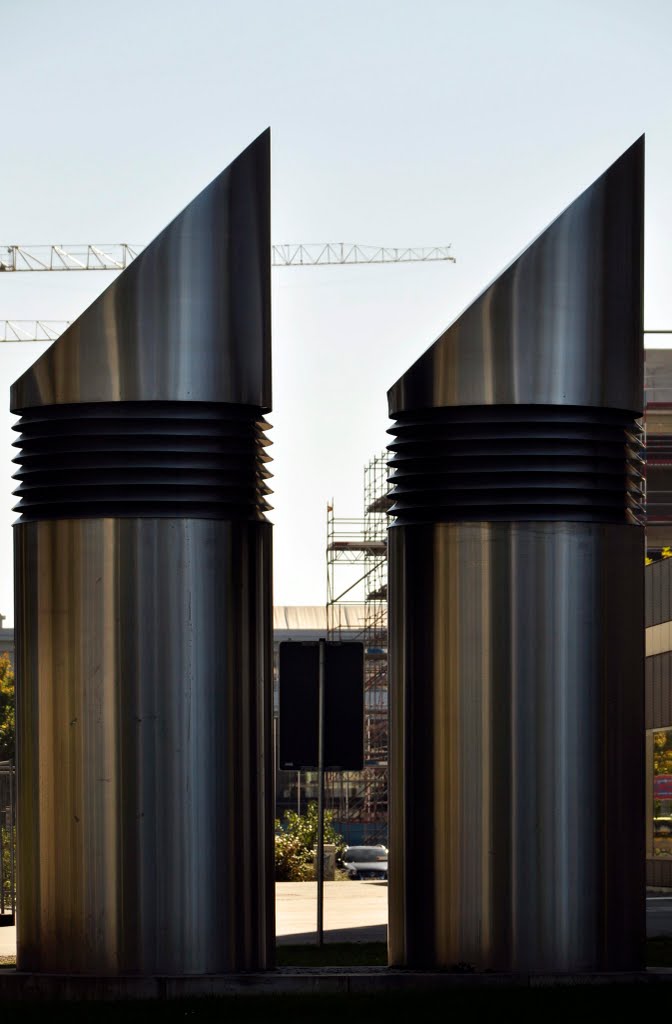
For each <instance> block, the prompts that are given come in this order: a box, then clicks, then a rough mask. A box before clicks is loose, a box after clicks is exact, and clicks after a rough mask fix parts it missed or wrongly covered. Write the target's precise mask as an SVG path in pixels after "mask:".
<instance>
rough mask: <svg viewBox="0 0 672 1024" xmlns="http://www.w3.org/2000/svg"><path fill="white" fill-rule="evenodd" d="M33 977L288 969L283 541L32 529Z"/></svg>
mask: <svg viewBox="0 0 672 1024" xmlns="http://www.w3.org/2000/svg"><path fill="white" fill-rule="evenodd" d="M15 563H16V583H17V601H16V620H17V621H16V633H17V679H18V680H19V684H18V686H17V693H18V714H17V722H18V772H19V780H20V801H19V821H18V850H19V854H18V859H19V878H18V902H19V906H20V908H21V909H20V913H19V915H18V966H19V968H20V969H21V970H28V971H68V972H73V973H102V974H118V973H119V974H121V973H140V974H156V973H159V974H163V973H165V974H173V973H179V974H205V973H210V972H228V971H238V970H249V969H264V968H266V967H269V966H272V959H273V943H274V923H273V881H272V879H273V868H272V865H273V834H272V832H273V830H272V823H273V795H272V774H271V758H270V751H271V734H270V729H271V710H272V704H271V700H272V667H271V660H270V659H271V650H272V647H271V643H272V608H271V527H270V525H269V524H264V523H230V522H223V521H212V520H197V519H173V520H170V519H162V520H156V519H122V520H119V519H116V520H115V519H88V520H58V521H52V522H39V523H27V524H22V525H18V526H16V527H15Z"/></svg>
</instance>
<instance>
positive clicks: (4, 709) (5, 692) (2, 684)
mask: <svg viewBox="0 0 672 1024" xmlns="http://www.w3.org/2000/svg"><path fill="white" fill-rule="evenodd" d="M14 706H15V705H14V669H13V668H12V663H11V661H10V660H9V655H8V654H1V655H0V761H12V760H14V752H15V744H14V733H15V722H16V719H15V711H14Z"/></svg>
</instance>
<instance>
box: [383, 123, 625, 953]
mask: <svg viewBox="0 0 672 1024" xmlns="http://www.w3.org/2000/svg"><path fill="white" fill-rule="evenodd" d="M642 184H643V143H642V141H641V140H640V142H639V143H637V144H635V146H633V147H632V148H631V149H630V150H629V151H628V152H627V153H626V154H624V156H623V157H622V158H621V159H620V160H619V161H617V163H616V164H614V165H613V167H612V168H610V169H609V171H607V172H606V174H605V175H603V177H602V178H600V179H598V181H597V182H595V184H594V185H593V186H591V188H590V189H588V190H587V191H586V192H585V193H584V194H583V195H582V196H580V197H579V199H577V200H576V202H575V203H574V204H572V206H570V207H569V208H568V210H566V211H565V213H563V214H562V215H561V216H560V217H559V218H558V219H557V220H556V221H555V222H554V223H553V224H552V225H551V227H550V228H548V230H547V231H546V232H545V233H544V234H543V235H541V236H540V238H539V239H538V240H537V241H536V242H535V243H533V244H532V246H531V247H530V248H529V249H528V250H526V251H525V252H524V253H523V254H522V256H520V257H519V258H518V260H517V261H516V262H515V263H514V264H512V266H511V267H509V268H508V270H507V271H505V273H504V274H503V275H502V276H501V277H500V278H499V279H498V280H497V281H495V282H494V284H493V285H491V286H490V287H489V288H488V289H487V290H486V292H485V293H484V294H483V295H482V296H481V297H480V298H479V299H477V300H476V302H475V303H474V305H473V306H471V307H470V308H469V309H468V310H467V311H466V313H464V314H463V315H462V316H461V318H460V319H459V320H458V321H457V322H456V323H455V324H454V325H453V326H452V327H450V328H449V329H448V330H447V331H446V333H445V334H444V335H442V337H441V338H440V339H439V340H438V341H437V342H436V343H435V345H434V346H433V347H432V348H431V349H430V350H428V352H427V353H426V354H425V355H424V356H423V357H421V359H420V360H419V361H418V362H417V363H416V364H415V365H414V366H413V367H411V369H410V370H409V371H408V372H407V374H405V375H404V377H402V378H401V380H400V381H399V382H398V383H397V384H396V385H395V387H394V388H393V389H392V390H391V392H390V395H389V398H390V412H391V415H392V416H393V418H394V419H395V421H396V422H395V425H394V427H393V428H392V430H391V433H392V434H393V435H394V440H393V442H392V443H391V445H390V449H391V453H392V456H391V465H392V468H393V475H392V483H393V490H392V496H393V498H394V502H395V504H394V506H393V508H392V514H393V515H394V516H395V517H396V518H395V523H394V525H393V526H392V527H391V529H390V543H389V561H390V580H389V600H390V605H389V628H390V657H391V665H390V687H391V707H390V713H391V723H390V728H391V738H390V746H391V759H390V775H391V779H390V801H391V807H390V847H391V850H392V856H391V860H390V918H389V950H390V962H391V964H393V965H397V966H411V967H413V966H415V967H431V966H438V967H444V968H449V967H451V966H452V965H454V964H457V963H459V962H466V963H470V964H473V965H474V966H475V967H476V968H477V969H494V970H523V971H526V970H529V971H583V970H621V969H634V968H638V967H641V966H642V955H643V940H644V808H643V796H644V771H643V736H644V732H643V729H644V725H643V703H644V694H643V685H644V684H643V565H644V538H643V529H642V527H641V525H639V519H638V512H639V502H640V497H641V490H640V472H639V466H640V458H639V451H638V449H639V441H638V431H637V425H636V422H635V421H636V418H637V417H638V416H639V415H640V413H641V407H642V352H641V348H642V333H641V331H642V325H641V314H642V289H641V282H642V263H641V261H642V208H643V201H642Z"/></svg>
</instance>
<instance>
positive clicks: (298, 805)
mask: <svg viewBox="0 0 672 1024" xmlns="http://www.w3.org/2000/svg"><path fill="white" fill-rule="evenodd" d="M296 813H297V814H298V815H300V814H301V772H300V771H298V772H297V773H296Z"/></svg>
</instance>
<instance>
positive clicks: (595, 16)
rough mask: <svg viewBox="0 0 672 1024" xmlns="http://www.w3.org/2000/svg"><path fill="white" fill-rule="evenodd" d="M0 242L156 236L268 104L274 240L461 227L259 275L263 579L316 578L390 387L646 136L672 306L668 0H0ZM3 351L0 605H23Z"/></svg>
mask: <svg viewBox="0 0 672 1024" xmlns="http://www.w3.org/2000/svg"><path fill="white" fill-rule="evenodd" d="M0 45H1V49H2V54H3V60H2V71H1V72H0V82H1V83H2V96H3V102H2V159H0V244H12V243H23V244H28V243H34V244H35V243H40V242H44V243H68V242H121V241H125V242H147V241H149V240H151V238H152V237H153V236H154V235H155V234H156V233H157V232H158V231H159V230H160V229H161V228H162V227H163V226H164V225H165V224H166V223H167V222H168V221H169V220H171V219H172V217H173V216H174V215H175V214H176V213H177V212H178V211H179V210H180V209H181V208H182V207H183V206H184V205H185V204H186V203H187V202H188V201H189V200H190V199H191V198H192V197H193V196H194V195H195V194H196V193H197V192H198V191H200V189H201V188H203V186H204V185H206V184H207V182H208V181H210V180H211V179H212V178H213V177H214V176H215V175H216V174H217V173H218V172H219V171H220V170H221V169H222V168H223V167H224V166H225V165H226V164H228V163H229V162H230V161H231V160H232V159H233V158H234V157H235V156H236V155H237V153H238V152H239V151H240V150H241V149H243V148H244V147H245V146H246V145H247V144H248V142H250V141H251V140H252V139H253V138H254V137H255V136H256V135H257V134H258V133H259V132H260V131H262V130H263V129H264V128H265V127H266V126H268V125H270V126H271V129H272V153H273V215H272V216H273V222H272V223H273V227H272V235H273V241H274V242H312V241H355V242H360V243H365V244H384V245H392V246H394V245H409V244H410V245H429V244H447V243H449V242H452V244H453V252H454V254H455V256H456V258H457V261H458V262H457V263H456V264H451V263H437V264H425V265H402V266H392V267H333V268H306V269H292V270H281V269H277V270H274V271H273V313H274V369H275V384H274V411H273V413H272V414H271V415H270V416H269V419H270V420H271V422H272V423H273V424H274V425H275V428H274V431H273V440H274V442H275V446H274V449H273V455H274V458H275V465H274V468H275V473H276V478H275V482H274V483H275V495H274V505H275V511H274V513H273V516H272V518H273V521H274V522H275V524H276V530H275V547H276V568H275V599H276V603H279V604H321V603H323V602H324V600H325V595H326V579H325V550H324V549H325V522H326V511H325V510H326V504H327V502H328V500H329V499H330V498H332V497H333V498H334V501H335V508H336V513H337V515H339V516H351V515H352V516H356V515H360V514H361V512H362V504H363V495H362V489H363V467H364V465H365V463H366V462H367V461H368V460H369V458H370V457H371V456H372V455H373V454H375V453H376V452H378V451H379V450H380V449H381V448H382V447H383V446H384V444H385V439H386V437H385V430H386V428H387V426H388V420H387V407H386V398H385V394H386V391H387V388H388V387H389V386H390V385H391V384H392V383H393V382H394V381H395V380H396V378H397V377H398V376H399V374H400V373H402V372H403V371H404V370H405V369H406V367H407V366H408V365H409V364H410V363H411V362H412V361H413V360H414V359H415V358H416V357H417V356H418V355H419V354H420V353H421V352H422V351H423V350H424V349H425V348H426V347H427V346H428V345H429V344H430V342H431V341H432V339H433V338H434V337H435V336H436V335H437V334H438V333H439V332H440V331H441V330H442V328H443V327H445V326H446V325H447V324H448V323H449V322H450V321H451V320H452V319H453V318H454V317H455V316H456V315H457V314H458V313H459V311H460V310H461V309H462V308H464V307H465V306H466V305H468V303H469V302H470V301H471V299H472V298H473V297H475V295H476V294H477V293H478V292H479V291H480V290H481V289H482V287H483V286H484V284H486V283H487V282H488V281H489V280H490V279H491V278H493V277H494V276H495V275H496V274H497V273H498V271H499V270H500V269H501V268H502V267H503V266H504V265H505V264H507V263H508V262H509V261H510V260H511V258H512V257H513V256H514V255H515V254H516V253H517V252H519V251H520V250H521V249H522V248H523V247H524V246H525V245H526V244H527V243H528V242H529V241H530V239H531V238H532V237H534V236H535V235H536V234H538V232H539V231H540V230H541V229H542V228H543V227H544V226H545V225H546V224H547V223H548V222H549V221H550V220H552V219H553V217H554V216H555V215H556V214H557V213H558V212H559V211H560V210H561V209H562V208H563V207H564V206H566V205H567V203H569V202H570V201H571V200H572V199H573V198H574V196H575V195H576V194H577V193H578V192H580V191H581V190H582V189H583V188H585V187H586V186H587V185H589V184H590V182H591V181H592V180H593V179H594V178H595V177H597V176H598V175H599V174H600V173H601V172H602V171H603V170H604V169H605V168H606V167H607V166H608V165H609V164H610V163H611V162H612V161H613V160H614V159H616V157H617V156H618V155H619V154H620V153H621V152H622V151H623V150H624V149H626V148H627V147H628V146H629V145H630V144H631V143H632V142H633V141H634V140H635V139H636V138H637V137H638V136H639V135H641V134H642V132H646V137H647V171H646V183H647V211H646V273H645V278H646V315H645V323H646V326H647V327H649V328H654V327H659V328H660V327H672V288H671V287H670V282H672V188H671V186H670V181H671V180H672V102H671V100H672V90H671V84H670V83H671V82H672V4H670V3H669V2H667V0H643V2H640V3H638V4H633V3H632V2H622V0H557V2H556V0H510V2H502V0H476V2H474V0H470V2H465V0H459V2H456V0H442V2H439V0H414V2H405V0H404V2H402V0H397V2H395V0H385V2H382V0H341V2H340V3H339V4H329V5H327V4H326V3H322V2H320V0H283V2H281V3H280V2H277V0H247V2H246V3H231V2H229V0H190V2H189V3H188V4H187V3H183V2H177V0H115V2H114V3H102V2H92V0H22V2H21V3H18V2H16V0H0ZM109 280H110V277H109V276H108V275H106V274H102V273H101V274H99V273H95V274H94V273H90V274H7V275H4V276H3V277H2V278H0V319H32V318H44V319H74V318H75V317H76V316H77V315H78V314H79V313H80V312H81V311H82V310H83V309H84V308H85V307H86V305H88V303H89V302H90V301H91V300H92V299H93V298H94V297H95V295H97V294H98V293H99V292H100V291H101V290H102V289H103V288H104V287H105V286H106V284H107V283H108V282H109ZM43 348H44V346H38V345H32V346H29V345H5V346H1V347H0V378H1V380H2V392H3V394H4V396H5V397H4V399H3V400H2V401H0V488H1V489H2V491H3V492H4V494H5V501H4V502H2V503H0V510H1V511H0V564H1V566H2V570H3V571H2V572H1V573H0V612H2V613H4V614H5V615H6V616H7V617H8V621H9V622H12V621H13V615H12V582H11V580H12V572H11V561H12V555H11V522H12V521H13V519H14V515H13V513H12V512H11V501H10V490H11V484H10V475H11V467H10V462H9V460H10V457H11V455H10V449H9V444H10V435H11V422H12V421H11V417H10V416H9V414H8V413H7V412H6V406H7V403H8V391H9V385H10V384H11V383H12V381H13V380H14V379H15V378H16V377H17V376H18V375H19V374H20V373H21V372H22V371H23V369H25V367H26V366H28V365H29V364H30V363H31V362H32V361H33V360H34V359H35V358H37V356H38V355H39V354H40V352H41V351H43Z"/></svg>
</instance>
